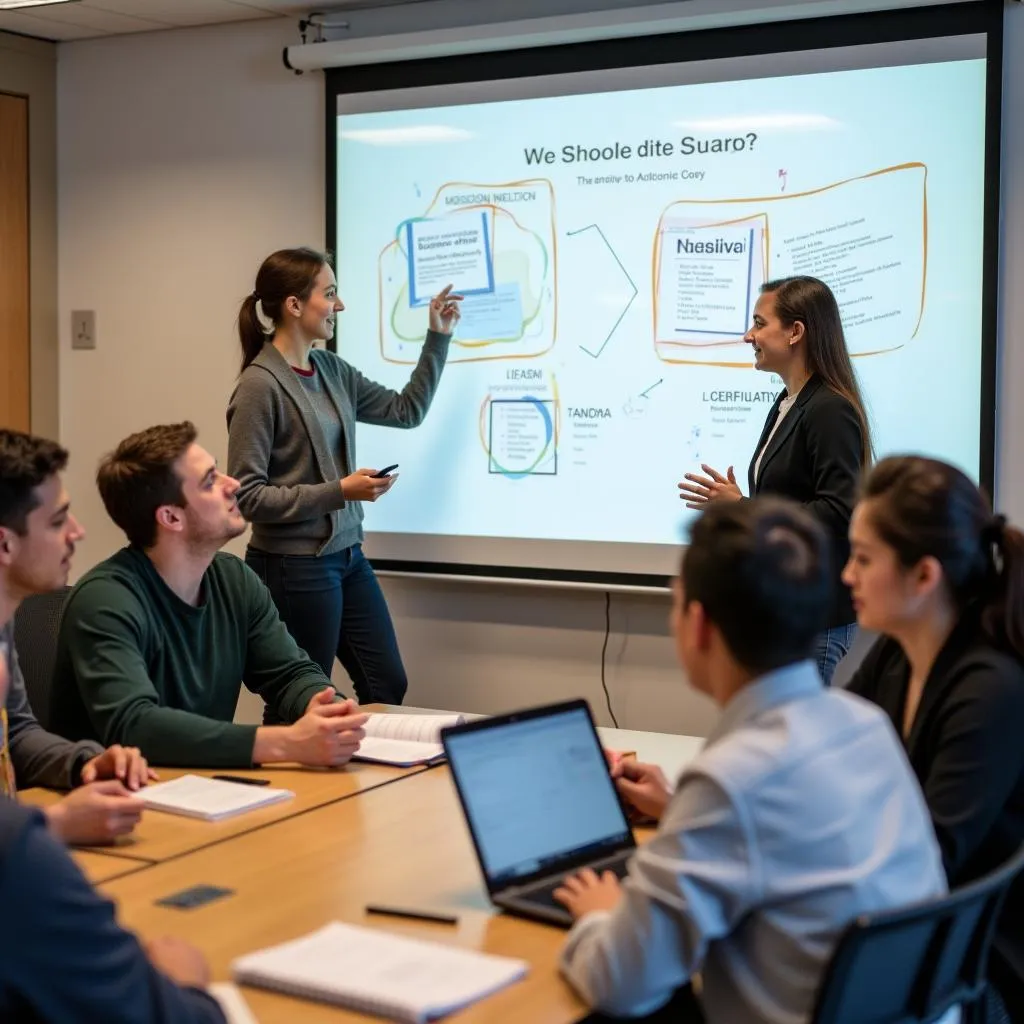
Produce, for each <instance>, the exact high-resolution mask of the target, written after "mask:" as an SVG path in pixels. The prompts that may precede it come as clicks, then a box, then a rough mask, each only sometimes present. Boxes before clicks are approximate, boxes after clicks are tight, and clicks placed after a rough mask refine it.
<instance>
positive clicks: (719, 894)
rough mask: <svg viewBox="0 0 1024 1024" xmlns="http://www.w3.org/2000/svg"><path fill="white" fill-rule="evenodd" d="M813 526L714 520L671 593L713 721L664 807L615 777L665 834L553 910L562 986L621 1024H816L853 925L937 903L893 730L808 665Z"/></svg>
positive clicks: (643, 787)
mask: <svg viewBox="0 0 1024 1024" xmlns="http://www.w3.org/2000/svg"><path fill="white" fill-rule="evenodd" d="M830 579H831V576H830V572H829V567H828V549H827V543H826V540H825V537H824V534H823V532H822V530H821V528H820V527H819V526H818V525H817V523H816V521H815V520H814V519H813V517H812V516H811V515H810V514H808V513H807V512H805V511H804V510H803V509H801V508H800V507H799V506H796V505H793V504H791V503H789V502H786V501H782V500H780V499H773V498H757V499H754V500H751V501H742V502H729V503H724V502H723V503H721V504H718V505H715V506H712V507H711V508H709V509H708V511H707V512H705V513H704V514H703V516H702V517H701V518H700V519H699V520H698V521H697V523H696V524H695V526H694V528H693V531H692V536H691V543H690V546H689V548H688V549H687V551H686V553H685V556H684V561H683V567H682V573H681V578H680V579H677V580H676V581H675V600H674V607H673V611H672V620H671V621H672V631H673V633H674V636H675V639H676V645H677V649H678V654H679V659H680V661H681V663H682V665H683V667H684V669H685V670H686V674H687V677H688V679H689V681H690V685H692V686H693V687H695V688H696V689H697V690H700V691H701V692H703V693H706V694H707V695H708V696H710V697H711V698H712V699H713V700H714V701H715V702H716V703H717V704H718V705H719V706H720V707H721V708H722V716H721V719H720V721H719V723H718V726H717V728H716V729H715V730H714V732H713V733H712V734H711V735H710V736H709V737H708V740H707V743H706V744H705V746H704V748H703V750H702V751H701V753H700V754H699V755H698V756H697V758H696V759H695V760H694V761H693V762H691V764H690V765H689V766H688V767H687V769H686V770H685V771H684V772H683V774H682V776H681V777H680V779H679V781H678V783H677V785H676V788H675V792H674V793H672V792H671V791H670V787H669V785H668V783H667V782H666V780H665V778H664V776H663V775H662V773H661V772H660V771H659V770H658V769H657V768H655V767H653V766H650V765H638V764H631V763H630V762H628V761H626V762H622V763H621V764H620V765H619V767H618V768H617V770H616V773H617V774H618V776H619V777H618V785H619V788H620V791H621V792H622V794H623V796H624V797H625V798H626V799H627V801H628V802H629V803H630V804H631V805H632V806H633V808H634V809H636V810H637V811H639V812H641V813H644V814H646V815H649V816H650V817H653V818H656V819H658V820H659V827H658V831H657V834H656V836H655V837H654V839H653V840H652V841H651V842H649V843H647V844H646V845H645V846H643V847H641V848H640V850H639V851H638V852H637V854H636V855H635V857H634V858H633V861H632V863H631V865H630V870H629V876H628V878H627V879H626V881H625V882H624V883H623V884H622V885H621V886H620V884H619V883H618V881H617V880H616V879H615V876H614V875H612V874H611V873H606V874H605V875H604V876H603V877H601V878H598V877H597V876H596V875H595V874H594V873H593V872H590V871H588V872H584V873H583V874H582V875H579V876H577V877H575V878H571V879H568V880H567V882H566V884H565V886H564V888H562V889H560V890H559V891H558V892H556V893H555V896H556V897H557V898H559V899H560V900H561V901H562V902H563V903H564V904H565V905H566V906H567V907H568V908H569V910H570V911H571V912H572V913H573V916H574V917H575V918H576V919H577V920H576V923H575V925H574V926H573V929H572V931H571V932H570V933H569V937H568V940H567V942H566V945H565V949H564V951H563V957H562V968H563V971H564V973H565V975H566V977H567V978H568V979H569V981H570V982H571V983H572V985H573V986H574V987H575V988H576V989H577V990H578V991H579V992H580V993H581V994H582V995H583V997H584V998H585V999H587V1000H588V1002H590V1003H591V1004H592V1005H593V1006H595V1007H597V1008H598V1009H600V1010H602V1011H604V1012H606V1013H611V1014H615V1015H618V1016H636V1015H640V1014H647V1013H650V1012H651V1011H654V1010H657V1009H658V1008H659V1007H660V1006H662V1005H664V1004H665V1003H666V1001H668V1000H669V999H670V997H672V996H673V993H674V992H676V990H677V989H681V988H682V987H683V986H685V985H686V984H687V983H688V982H689V981H690V980H691V979H692V978H693V977H694V976H695V975H698V974H699V975H700V976H701V986H700V992H699V994H698V995H695V994H694V990H692V989H691V990H685V989H684V990H683V991H682V992H680V993H677V994H676V996H675V997H674V1000H673V1003H672V1004H671V1005H672V1019H673V1020H675V1021H683V1020H686V1019H687V1015H688V1018H689V1019H692V1020H700V1019H705V1020H706V1021H707V1022H708V1024H797V1022H806V1021H808V1020H809V1019H810V1016H811V1013H812V1011H813V1008H814V1002H815V997H816V994H817V991H818V988H819V987H820V984H821V980H822V977H823V975H824V971H825V968H826V966H827V964H828V961H829V959H830V957H831V955H832V952H833V950H834V949H835V945H836V942H837V941H838V939H839V936H840V934H841V933H842V931H843V930H844V928H845V927H846V926H847V925H848V924H849V922H850V921H851V920H852V919H853V918H854V917H855V916H857V915H858V914H861V913H871V912H874V911H880V910H886V909H889V908H894V907H898V906H902V905H905V904H908V903H911V902H914V901H917V900H922V899H926V898H929V897H933V896H939V895H942V894H943V893H944V892H945V891H946V884H945V879H944V875H943V871H942V859H941V856H940V854H939V850H938V845H937V843H936V840H935V837H934V834H933V831H932V826H931V821H930V819H929V816H928V810H927V808H926V806H925V803H924V799H923V797H922V795H921V793H920V790H919V789H918V786H917V783H916V781H915V779H914V776H913V773H912V772H911V769H910V767H909V765H908V764H907V761H906V758H905V756H904V753H903V749H902V746H901V744H900V742H899V739H898V737H897V736H896V734H895V733H894V732H893V729H892V726H891V725H890V722H889V719H888V718H887V717H886V716H885V715H884V714H883V713H882V712H880V711H879V710H878V709H877V708H875V707H874V706H873V705H870V704H868V703H867V702H865V701H862V700H860V699H859V698H856V697H854V696H852V695H850V694H847V693H843V692H841V691H837V690H829V689H825V687H824V686H823V685H822V683H821V679H820V677H819V676H818V673H817V670H816V668H815V667H814V663H813V662H812V661H811V660H810V654H811V651H812V648H813V643H814V638H815V637H816V636H817V634H818V633H819V632H821V630H822V629H823V628H824V617H825V614H826V612H827V608H828V595H829V586H830V584H829V580H830Z"/></svg>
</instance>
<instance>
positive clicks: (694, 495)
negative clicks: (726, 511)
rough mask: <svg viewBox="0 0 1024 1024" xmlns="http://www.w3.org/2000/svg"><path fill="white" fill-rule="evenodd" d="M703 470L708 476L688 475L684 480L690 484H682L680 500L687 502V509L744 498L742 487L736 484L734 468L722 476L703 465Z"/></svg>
mask: <svg viewBox="0 0 1024 1024" xmlns="http://www.w3.org/2000/svg"><path fill="white" fill-rule="evenodd" d="M700 468H701V469H703V470H704V472H705V473H707V476H701V475H700V474H699V473H687V474H686V476H685V477H684V478H683V479H684V480H688V481H689V483H685V484H680V485H679V490H680V491H681V492H682V493H681V494H680V495H679V498H680V500H682V501H685V502H686V507H687V508H703V507H704V506H705V505H706V504H708V502H711V501H739V500H740V499H741V498H742V497H743V492H742V491H741V490H740V486H739V484H738V483H736V474H735V473H734V472H733V469H732V466H730V467H729V469H728V472H727V475H726V476H722V474H721V473H719V472H718V471H717V470H715V469H712V468H711V467H710V466H707V465H705V464H704V463H701V467H700Z"/></svg>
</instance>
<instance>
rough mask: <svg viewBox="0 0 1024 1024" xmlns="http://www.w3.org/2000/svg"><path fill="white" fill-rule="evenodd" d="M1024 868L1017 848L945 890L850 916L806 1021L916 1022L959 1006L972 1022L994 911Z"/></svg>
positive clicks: (979, 996) (1023, 857) (826, 1023)
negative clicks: (934, 896) (981, 872)
mask: <svg viewBox="0 0 1024 1024" xmlns="http://www.w3.org/2000/svg"><path fill="white" fill-rule="evenodd" d="M1022 868H1024V846H1021V848H1020V849H1019V850H1018V851H1017V852H1016V853H1015V854H1014V855H1013V856H1012V857H1011V858H1010V859H1009V860H1007V861H1006V862H1005V863H1004V864H1003V865H1002V866H1001V867H999V868H997V869H996V870H995V871H992V872H991V873H989V874H987V875H985V876H984V877H983V878H980V879H978V880H977V881H975V882H972V883H971V884H970V885H966V886H963V887H962V888H960V889H957V890H956V891H954V892H952V893H950V894H949V895H948V896H943V897H939V898H937V899H934V900H928V901H926V902H924V903H918V904H915V905H913V906H911V907H906V908H904V909H901V910H895V911H887V912H885V913H880V914H872V915H865V916H861V917H859V918H857V919H856V920H855V921H854V922H853V923H852V924H851V925H850V926H849V927H848V928H847V930H846V932H845V933H844V934H843V936H842V938H841V939H840V940H839V944H838V945H837V946H836V951H835V953H834V954H833V956H832V961H831V963H830V964H829V967H828V970H827V971H826V973H825V978H824V980H823V981H822V985H821V988H820V990H819V992H818V1000H817V1006H816V1008H815V1011H814V1016H813V1018H812V1020H813V1024H923V1022H928V1021H935V1020H938V1019H939V1017H941V1016H942V1014H944V1013H945V1012H946V1011H947V1010H949V1009H951V1008H952V1007H954V1006H957V1005H962V1006H964V1007H967V1008H972V1007H973V1008H975V1009H974V1011H973V1012H968V1014H967V1016H965V1018H964V1019H965V1020H971V1019H977V1017H978V1013H977V1011H978V1009H980V1006H981V1003H982V996H983V995H984V993H985V990H986V981H985V974H986V969H987V966H988V953H989V948H990V946H991V944H992V935H993V933H994V931H995V926H996V921H997V920H998V918H999V911H1000V909H1001V908H1002V905H1003V900H1004V899H1005V897H1006V892H1007V890H1008V889H1009V887H1010V884H1011V883H1012V882H1013V880H1014V878H1015V877H1016V876H1017V874H1018V873H1019V872H1020V871H1021V869H1022Z"/></svg>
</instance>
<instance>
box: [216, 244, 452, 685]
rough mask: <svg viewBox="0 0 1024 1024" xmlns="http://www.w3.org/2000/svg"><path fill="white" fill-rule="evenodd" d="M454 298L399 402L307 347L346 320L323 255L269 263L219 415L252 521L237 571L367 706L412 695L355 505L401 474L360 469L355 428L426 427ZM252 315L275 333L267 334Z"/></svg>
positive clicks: (244, 315) (436, 308) (438, 313)
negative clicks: (259, 585)
mask: <svg viewBox="0 0 1024 1024" xmlns="http://www.w3.org/2000/svg"><path fill="white" fill-rule="evenodd" d="M461 298H462V296H460V295H453V294H452V293H451V288H450V287H449V288H446V289H445V290H444V291H443V292H441V293H440V294H439V295H438V296H436V297H435V298H434V299H433V300H432V301H431V303H430V327H429V330H428V331H427V336H426V340H425V341H424V344H423V350H422V352H421V353H420V358H419V362H418V363H417V364H416V367H415V369H414V370H413V372H412V376H411V377H410V379H409V383H408V384H406V386H405V387H404V388H403V389H402V391H401V392H397V391H392V390H391V389H390V388H387V387H384V386H383V385H381V384H377V383H375V382H374V381H371V380H367V378H366V377H364V376H363V375H362V374H361V373H360V372H359V371H358V370H357V369H356V368H355V367H354V366H351V365H349V363H347V362H345V360H344V359H341V358H339V357H338V356H337V355H335V354H334V353H332V352H328V351H325V350H324V349H321V348H314V347H313V346H314V345H315V343H316V342H318V341H327V340H329V339H330V338H332V337H333V335H334V323H335V317H336V316H337V314H338V313H340V312H341V311H342V310H344V308H345V307H344V305H343V304H342V302H341V300H340V299H339V298H338V292H337V285H336V283H335V279H334V272H333V270H332V269H331V267H330V265H329V264H328V262H327V258H326V257H325V256H324V255H323V254H322V253H319V252H315V251H314V250H312V249H282V250H280V251H278V252H275V253H273V254H272V255H270V256H268V257H267V258H266V259H265V260H264V261H263V264H262V266H261V267H260V269H259V272H258V273H257V275H256V287H255V288H254V289H253V292H252V294H251V295H249V296H248V297H247V298H246V299H245V301H244V302H243V303H242V309H241V311H240V313H239V316H238V332H239V337H240V339H241V343H242V373H241V375H240V376H239V378H238V384H237V385H236V387H235V390H234V393H233V394H232V396H231V401H230V403H229V405H228V412H227V419H228V473H229V474H230V475H231V476H233V477H236V478H237V479H238V481H239V484H240V489H239V492H238V505H239V508H240V509H241V510H242V514H243V515H244V516H245V517H246V519H248V520H249V521H250V522H251V523H252V535H251V537H250V541H249V546H248V549H247V551H246V556H245V560H246V562H247V563H248V564H249V565H250V566H251V567H252V569H253V570H254V571H255V572H256V573H257V574H258V575H259V576H260V578H261V579H262V580H263V582H264V583H265V584H266V585H267V587H268V588H269V590H270V593H271V595H272V596H273V599H274V603H275V604H276V605H277V608H278V611H279V612H280V615H281V618H282V619H283V620H284V622H285V624H286V625H287V626H288V629H289V631H290V632H291V634H292V636H293V637H294V638H295V640H296V641H297V642H298V644H299V646H300V647H302V648H304V649H305V650H306V652H307V653H308V654H309V656H310V657H311V658H312V659H313V660H314V661H315V662H317V663H318V664H319V665H320V667H321V668H322V669H323V670H324V672H325V673H326V674H327V675H328V676H330V674H331V667H332V666H333V664H334V657H335V655H337V656H338V658H339V659H340V660H341V663H342V665H343V666H344V668H345V670H346V671H347V672H348V674H349V676H350V677H351V679H352V682H353V684H354V686H355V692H356V696H357V697H358V698H359V701H360V702H361V703H368V702H370V701H382V702H385V703H391V704H398V703H401V701H402V698H403V697H404V695H405V690H406V685H407V683H406V676H405V669H404V667H403V665H402V658H401V655H400V653H399V650H398V642H397V639H396V637H395V630H394V626H393V624H392V622H391V615H390V613H389V611H388V607H387V603H386V601H385V599H384V594H383V592H382V591H381V588H380V584H379V583H378V582H377V577H376V576H375V575H374V572H373V569H372V568H371V566H370V564H369V562H367V560H366V558H365V557H364V556H363V552H362V539H363V530H362V520H363V502H364V501H376V500H377V499H378V498H379V497H381V496H382V495H384V494H386V493H387V492H388V491H389V490H390V489H391V487H392V486H393V485H394V483H395V481H396V480H397V478H398V474H397V473H396V474H393V475H391V476H384V477H381V476H377V475H376V471H375V470H373V469H357V468H355V467H356V465H357V463H356V456H355V425H356V422H357V421H358V422H363V423H375V424H378V425H382V426H390V427H405V428H409V427H416V426H419V425H420V423H422V422H423V419H424V417H425V416H426V415H427V410H428V409H429V408H430V403H431V400H432V399H433V397H434V392H435V391H436V390H437V386H438V383H439V381H440V379H441V371H442V369H443V368H444V364H445V359H446V358H447V355H448V344H449V341H450V340H451V332H452V328H453V327H454V325H455V323H456V322H457V320H458V318H459V306H458V303H459V301H460V299H461ZM257 306H259V307H260V309H259V312H262V314H263V317H264V318H265V319H266V320H267V321H269V322H270V323H272V324H273V333H272V334H270V335H268V334H267V333H266V331H265V329H264V326H263V323H262V322H261V319H260V316H259V312H258V311H257Z"/></svg>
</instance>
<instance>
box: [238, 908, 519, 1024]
mask: <svg viewBox="0 0 1024 1024" xmlns="http://www.w3.org/2000/svg"><path fill="white" fill-rule="evenodd" d="M527 969H528V964H527V963H526V961H525V960H512V959H509V958H508V957H501V956H492V955H490V954H489V953H477V952H474V951H472V950H467V949H460V948H458V947H455V946H444V945H441V944H439V943H434V942H424V941H422V940H420V939H410V938H406V937H405V936H402V935H395V934H392V933H391V932H385V931H379V930H377V929H374V928H360V927H358V926H357V925H350V924H342V923H341V922H340V921H332V922H331V923H330V924H328V925H325V926H324V927H323V928H321V929H320V930H319V931H315V932H313V933H312V934H310V935H306V936H304V937H303V938H301V939H295V940H294V941H292V942H286V943H284V944H283V945H280V946H273V947H271V948H270V949H264V950H261V951H259V952H256V953H249V954H248V955H246V956H243V957H240V958H239V959H237V960H235V962H234V963H233V964H232V965H231V970H232V974H233V976H234V979H235V981H236V982H238V983H239V984H242V985H254V986H256V987H257V988H269V989H273V990H274V991H277V992H284V993H286V994H288V995H293V996H299V997H302V998H305V999H315V1000H318V1001H320V1002H325V1003H331V1004H333V1005H335V1006H342V1007H345V1008H346V1009H350V1010H359V1011H361V1012H363V1013H369V1014H373V1015H375V1016H378V1017H385V1018H387V1019H389V1020H396V1021H402V1022H409V1024H420V1022H421V1021H430V1020H434V1019H436V1018H438V1017H443V1016H445V1014H448V1013H452V1012H453V1011H455V1010H460V1009H462V1008H463V1007H465V1006H469V1005H470V1004H471V1003H475V1002H477V1001H479V1000H481V999H483V998H484V997H486V996H489V995H491V994H492V993H494V992H497V991H499V990H500V989H503V988H505V987H506V986H507V985H510V984H512V982H514V981H518V980H519V979H520V978H522V977H523V976H524V975H525V974H526V972H527Z"/></svg>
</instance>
